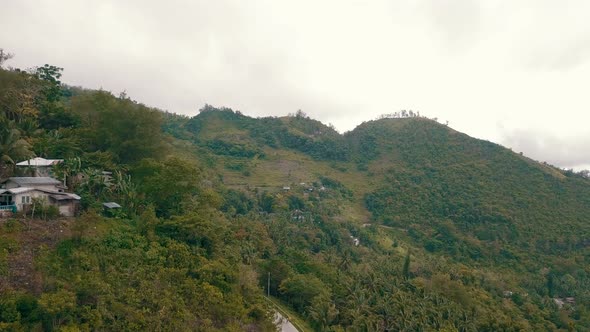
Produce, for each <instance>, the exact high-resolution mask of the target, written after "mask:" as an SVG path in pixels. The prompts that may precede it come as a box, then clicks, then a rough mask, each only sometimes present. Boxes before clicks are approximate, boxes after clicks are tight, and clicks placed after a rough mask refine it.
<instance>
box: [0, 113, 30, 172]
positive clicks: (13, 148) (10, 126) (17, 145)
mask: <svg viewBox="0 0 590 332" xmlns="http://www.w3.org/2000/svg"><path fill="white" fill-rule="evenodd" d="M30 148H31V146H30V145H29V143H28V142H27V141H26V140H24V139H23V138H21V133H20V131H19V130H18V129H17V128H16V127H15V125H14V122H12V121H9V120H8V119H6V118H4V117H0V178H1V177H5V176H7V175H10V174H12V172H13V170H14V164H15V163H16V160H19V159H28V158H31V157H33V156H34V154H33V152H32V151H31V150H30Z"/></svg>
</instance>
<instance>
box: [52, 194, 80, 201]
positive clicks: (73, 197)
mask: <svg viewBox="0 0 590 332" xmlns="http://www.w3.org/2000/svg"><path fill="white" fill-rule="evenodd" d="M50 197H51V198H53V199H55V200H56V201H65V200H79V199H80V196H78V195H76V194H70V193H59V194H54V195H50Z"/></svg>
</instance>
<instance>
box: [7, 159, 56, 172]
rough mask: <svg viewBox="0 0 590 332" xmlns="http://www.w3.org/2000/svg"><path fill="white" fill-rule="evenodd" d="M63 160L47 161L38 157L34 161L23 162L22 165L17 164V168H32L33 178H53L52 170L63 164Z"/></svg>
mask: <svg viewBox="0 0 590 332" xmlns="http://www.w3.org/2000/svg"><path fill="white" fill-rule="evenodd" d="M62 162H63V159H45V158H40V157H36V158H33V159H29V160H25V161H21V162H20V163H16V166H18V167H20V168H25V167H27V168H30V169H31V171H32V172H31V173H32V174H31V175H33V176H51V168H52V167H53V166H54V165H57V164H59V163H62Z"/></svg>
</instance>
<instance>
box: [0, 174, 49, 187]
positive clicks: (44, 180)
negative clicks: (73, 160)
mask: <svg viewBox="0 0 590 332" xmlns="http://www.w3.org/2000/svg"><path fill="white" fill-rule="evenodd" d="M7 181H13V182H15V183H16V184H18V185H19V186H21V187H24V186H27V185H35V184H41V185H43V184H61V182H60V181H59V180H56V179H54V178H50V177H30V176H25V177H12V178H8V180H5V181H4V182H7Z"/></svg>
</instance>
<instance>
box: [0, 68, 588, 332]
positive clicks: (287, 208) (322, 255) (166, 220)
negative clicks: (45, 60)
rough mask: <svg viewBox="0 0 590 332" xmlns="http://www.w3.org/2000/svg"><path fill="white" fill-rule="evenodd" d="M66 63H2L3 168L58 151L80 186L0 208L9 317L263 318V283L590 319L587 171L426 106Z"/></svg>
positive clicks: (192, 323) (451, 318) (435, 305)
mask: <svg viewBox="0 0 590 332" xmlns="http://www.w3.org/2000/svg"><path fill="white" fill-rule="evenodd" d="M60 72H61V70H60V69H59V68H55V67H52V66H45V67H41V68H37V69H36V70H34V71H31V72H22V71H14V70H12V71H7V70H0V111H1V113H0V123H2V126H1V127H0V130H2V133H3V134H2V136H1V138H2V140H1V142H0V153H1V154H2V165H1V166H2V167H1V168H0V172H1V173H0V176H1V177H2V178H5V177H8V176H13V175H18V172H19V170H18V169H17V168H16V167H15V166H14V164H15V162H16V161H20V160H22V159H26V158H29V157H31V156H33V155H36V156H42V157H47V158H63V159H65V162H64V164H63V165H61V166H60V167H58V168H56V169H55V170H54V171H55V173H56V174H57V176H59V177H60V179H61V178H62V177H63V176H66V181H67V185H68V190H70V191H73V192H76V193H77V194H79V195H80V196H81V197H82V200H81V205H82V213H81V215H80V216H79V217H76V218H59V217H58V216H56V214H55V213H54V212H52V211H51V207H48V206H46V205H43V204H41V203H39V206H38V207H37V208H36V209H33V210H29V211H28V212H26V213H18V214H17V215H15V216H12V217H9V218H4V219H0V229H1V231H0V294H1V295H2V296H0V330H9V331H11V330H14V331H20V330H47V331H54V330H55V331H58V330H72V331H76V330H82V331H86V330H88V331H90V330H142V331H143V330H178V331H195V330H196V331H215V330H218V331H227V330H229V331H268V330H273V329H274V328H275V327H274V325H273V324H272V315H273V310H274V309H273V308H272V306H270V303H271V302H269V301H267V300H265V299H264V295H265V294H268V293H270V295H271V296H272V297H273V298H275V299H276V300H278V301H279V302H280V303H282V304H284V305H286V306H288V307H289V310H292V311H293V312H295V313H297V315H298V316H299V318H300V319H303V320H305V321H306V322H307V323H308V325H309V326H311V327H312V328H313V329H315V330H317V331H546V330H547V331H560V330H561V331H574V330H578V331H583V330H588V329H590V313H589V311H588V310H589V309H590V267H589V264H588V259H590V248H589V247H590V241H589V240H588V239H589V238H590V217H589V216H590V180H589V179H587V178H586V177H585V174H586V173H574V172H566V171H562V170H560V169H557V168H555V167H552V166H550V165H546V164H540V163H537V162H535V161H533V160H531V159H528V158H526V157H525V156H522V155H520V154H516V153H513V152H512V151H510V150H508V149H505V148H503V147H502V146H499V145H497V144H493V143H490V142H486V141H481V140H477V139H474V138H471V137H469V136H467V135H465V134H462V133H459V132H457V131H455V130H453V129H451V128H449V127H448V126H445V125H441V124H439V123H437V122H436V121H434V120H430V119H427V118H424V117H419V116H417V115H416V114H413V113H412V114H411V116H408V115H407V113H405V112H404V113H403V114H404V116H403V117H395V118H383V119H380V120H376V121H369V122H366V123H363V124H361V125H359V126H358V127H357V128H355V129H354V130H353V131H351V132H347V133H345V134H339V133H338V132H337V131H335V130H334V129H333V128H331V127H330V126H326V125H324V124H322V123H321V122H318V121H316V120H313V119H310V118H309V117H308V116H306V115H305V114H304V113H302V112H297V113H295V114H292V115H289V116H285V117H280V118H279V117H265V118H252V117H248V116H245V115H243V114H241V113H240V112H236V111H233V110H231V109H226V108H220V109H218V108H215V107H213V106H209V105H207V106H205V107H204V108H203V109H202V110H201V111H200V113H199V114H198V115H196V116H194V117H185V116H179V115H175V114H170V113H166V112H161V111H159V110H157V109H153V108H150V107H147V106H145V105H142V104H140V103H138V102H136V101H133V100H131V99H130V98H128V97H127V96H125V95H121V96H118V97H116V96H113V95H112V94H110V93H108V92H105V91H91V90H83V89H79V88H72V87H68V86H65V85H63V84H61V83H60V82H59V74H60ZM102 171H109V172H112V173H113V176H112V178H111V179H108V181H107V180H105V177H104V176H102V174H103V173H102ZM107 201H116V202H118V203H120V204H121V205H122V206H123V208H122V209H121V210H120V211H118V212H117V213H116V214H115V215H112V214H110V215H105V214H104V212H103V211H102V206H101V203H102V202H107Z"/></svg>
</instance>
